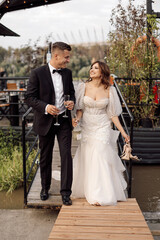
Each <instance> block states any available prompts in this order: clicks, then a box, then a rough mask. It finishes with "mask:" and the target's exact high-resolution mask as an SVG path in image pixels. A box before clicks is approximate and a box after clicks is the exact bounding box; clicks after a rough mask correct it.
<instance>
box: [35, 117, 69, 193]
mask: <svg viewBox="0 0 160 240" xmlns="http://www.w3.org/2000/svg"><path fill="white" fill-rule="evenodd" d="M58 121H59V123H60V126H54V123H55V118H54V117H53V123H52V126H51V128H50V130H49V132H48V133H47V135H46V136H40V135H39V147H40V150H41V153H40V173H41V185H42V188H44V189H48V190H49V188H50V185H51V178H52V153H53V147H54V140H55V135H56V136H57V140H58V144H59V150H60V157H61V190H60V193H61V195H70V194H71V186H72V174H73V173H72V155H71V140H72V129H71V125H70V122H69V119H68V118H63V114H61V115H59V116H58Z"/></svg>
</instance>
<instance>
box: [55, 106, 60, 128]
mask: <svg viewBox="0 0 160 240" xmlns="http://www.w3.org/2000/svg"><path fill="white" fill-rule="evenodd" d="M56 107H57V108H58V105H56ZM54 126H60V123H59V122H58V114H57V115H56V122H55V123H54Z"/></svg>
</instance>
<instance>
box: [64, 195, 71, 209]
mask: <svg viewBox="0 0 160 240" xmlns="http://www.w3.org/2000/svg"><path fill="white" fill-rule="evenodd" d="M62 202H63V204H64V205H67V206H69V205H72V200H71V199H70V196H67V195H65V196H62Z"/></svg>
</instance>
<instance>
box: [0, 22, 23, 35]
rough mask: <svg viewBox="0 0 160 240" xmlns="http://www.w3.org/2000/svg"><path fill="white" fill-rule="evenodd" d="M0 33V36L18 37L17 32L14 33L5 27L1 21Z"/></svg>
mask: <svg viewBox="0 0 160 240" xmlns="http://www.w3.org/2000/svg"><path fill="white" fill-rule="evenodd" d="M0 35H1V36H15V37H19V36H20V35H18V34H17V33H15V32H13V31H12V30H10V29H9V28H7V27H5V26H4V25H3V24H1V23H0Z"/></svg>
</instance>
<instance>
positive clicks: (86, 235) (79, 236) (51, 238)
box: [49, 232, 153, 240]
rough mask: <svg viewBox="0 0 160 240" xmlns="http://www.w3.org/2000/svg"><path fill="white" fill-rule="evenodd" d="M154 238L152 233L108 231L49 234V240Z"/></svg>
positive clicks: (150, 239) (149, 239) (131, 239)
mask: <svg viewBox="0 0 160 240" xmlns="http://www.w3.org/2000/svg"><path fill="white" fill-rule="evenodd" d="M54 239H56V240H57V239H63V240H64V239H68V240H76V239H79V240H84V239H85V240H87V239H90V240H94V239H96V240H109V239H110V240H153V238H152V236H151V235H139V234H138V235H136V234H134V235H131V234H114V233H113V234H107V233H79V232H78V233H59V232H54V233H53V234H51V235H50V236H49V240H54Z"/></svg>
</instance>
